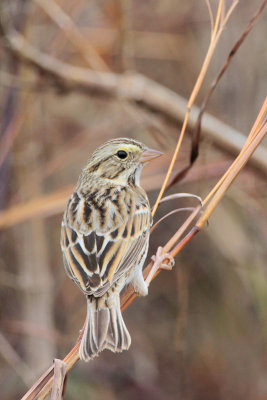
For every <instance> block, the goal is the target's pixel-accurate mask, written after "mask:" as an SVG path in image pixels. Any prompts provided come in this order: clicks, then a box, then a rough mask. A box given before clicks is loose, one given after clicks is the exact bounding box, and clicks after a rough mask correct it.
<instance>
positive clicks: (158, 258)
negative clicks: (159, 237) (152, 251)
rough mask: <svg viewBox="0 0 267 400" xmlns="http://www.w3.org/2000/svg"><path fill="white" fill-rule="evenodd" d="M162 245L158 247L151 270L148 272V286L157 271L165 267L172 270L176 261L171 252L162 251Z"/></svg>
mask: <svg viewBox="0 0 267 400" xmlns="http://www.w3.org/2000/svg"><path fill="white" fill-rule="evenodd" d="M162 250H163V249H162V247H158V249H157V252H156V255H154V256H152V257H151V259H152V261H153V262H154V264H153V266H152V268H151V270H150V271H149V273H148V276H147V278H146V280H145V282H146V284H147V286H149V284H150V282H151V281H152V279H153V276H154V275H155V274H156V272H157V271H159V270H162V269H165V270H167V271H171V270H172V268H173V266H174V264H175V262H174V258H173V257H172V256H171V255H170V254H169V253H163V252H162ZM166 260H167V263H163V261H166Z"/></svg>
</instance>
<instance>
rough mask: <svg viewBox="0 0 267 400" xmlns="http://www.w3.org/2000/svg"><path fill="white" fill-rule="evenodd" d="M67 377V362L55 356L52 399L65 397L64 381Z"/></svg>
mask: <svg viewBox="0 0 267 400" xmlns="http://www.w3.org/2000/svg"><path fill="white" fill-rule="evenodd" d="M65 377H66V363H65V362H64V361H62V360H59V359H57V358H55V360H54V381H53V387H52V391H51V400H61V399H63V390H64V381H65Z"/></svg>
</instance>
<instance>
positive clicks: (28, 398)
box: [22, 98, 267, 400]
mask: <svg viewBox="0 0 267 400" xmlns="http://www.w3.org/2000/svg"><path fill="white" fill-rule="evenodd" d="M266 112H267V98H266V100H265V102H264V104H263V106H262V109H261V111H260V114H259V115H261V119H260V120H259V119H257V128H255V131H254V127H255V125H254V126H253V127H252V130H251V133H250V135H249V136H248V138H249V141H247V142H246V143H245V145H244V148H243V149H242V151H241V152H240V154H239V156H238V157H237V158H236V160H235V161H234V162H233V164H232V165H231V166H230V167H229V168H228V170H227V172H226V173H225V175H224V177H223V179H222V180H221V181H220V182H221V186H220V187H219V188H218V189H217V191H216V192H215V194H214V196H213V197H212V198H211V199H210V200H206V199H207V198H208V197H209V196H207V198H206V199H205V200H204V203H205V204H206V203H207V202H208V201H209V203H208V205H207V208H206V209H205V211H204V212H203V214H202V215H201V217H200V218H199V220H198V221H197V223H196V225H195V226H194V227H193V228H192V229H191V230H190V232H189V233H188V234H187V235H186V236H185V237H184V238H183V239H182V240H180V238H181V236H182V235H183V234H184V232H185V231H186V230H187V229H188V227H189V225H190V224H191V223H192V222H193V220H194V219H195V217H196V216H197V214H198V213H199V211H200V208H201V207H200V206H198V207H196V208H195V210H194V212H193V213H192V214H191V215H190V217H189V218H187V220H186V221H185V222H184V224H183V225H182V226H181V227H180V228H179V229H178V231H177V232H176V233H175V234H174V235H173V236H172V237H171V239H170V240H169V241H168V243H166V245H165V246H164V248H163V251H167V252H168V251H169V252H170V254H171V255H172V256H173V257H174V256H176V255H177V254H178V253H179V252H180V251H181V250H182V249H183V248H184V246H185V245H186V244H187V243H188V242H189V241H190V240H191V239H192V238H193V237H194V236H195V235H196V234H197V233H198V232H199V231H200V230H201V228H202V227H203V226H204V224H205V223H206V222H207V220H208V218H209V217H210V215H211V214H212V212H213V211H214V210H215V207H217V205H218V204H219V202H220V201H221V199H222V197H223V195H224V194H225V192H226V191H227V189H228V188H229V187H230V185H231V184H232V183H233V181H234V179H235V178H236V177H237V175H238V174H239V173H240V171H241V170H242V168H243V167H244V165H245V164H246V162H247V161H248V160H249V158H250V157H251V155H252V153H253V152H254V151H255V149H256V148H257V146H258V145H259V144H260V142H261V141H262V139H263V138H264V137H265V135H266V133H267V121H266V120H264V115H265V114H266ZM151 267H152V263H150V264H149V265H148V266H147V267H146V268H145V269H144V271H143V274H144V277H145V278H146V277H147V275H148V273H149V271H150V269H151ZM159 272H160V271H158V272H157V274H155V275H154V277H153V279H154V278H155V277H156V276H157V275H158V273H159ZM135 297H136V294H135V293H134V290H133V288H132V287H131V286H128V287H127V288H126V289H125V290H124V291H123V293H122V295H121V309H122V311H123V310H125V309H126V308H127V307H128V306H129V305H130V304H131V302H132V301H133V300H134V299H135ZM82 332H83V331H81V334H80V337H79V339H78V341H77V343H76V345H75V346H74V347H73V349H72V350H71V351H70V352H69V354H68V355H67V356H66V357H65V358H64V360H63V361H64V363H66V372H68V371H69V370H70V369H71V368H72V367H73V365H75V364H76V363H77V361H78V360H79V355H78V352H79V344H80V340H81V335H82ZM53 374H54V367H53V366H52V367H50V368H49V369H48V370H47V371H46V372H45V373H44V374H43V376H42V377H41V378H40V379H39V380H38V381H37V382H36V383H35V384H34V386H33V387H32V388H31V389H30V390H29V391H28V392H27V393H26V394H25V396H24V397H23V398H22V400H34V399H36V398H37V399H38V400H41V399H44V398H45V397H46V396H47V395H48V394H49V392H50V391H51V388H52V385H53V380H54V376H53Z"/></svg>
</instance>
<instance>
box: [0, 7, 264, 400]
mask: <svg viewBox="0 0 267 400" xmlns="http://www.w3.org/2000/svg"><path fill="white" fill-rule="evenodd" d="M227 4H230V2H228V3H227ZM260 4H261V2H260V1H253V2H252V1H249V0H242V1H240V2H239V4H238V6H237V8H236V10H235V11H234V13H233V15H232V17H231V19H230V21H229V23H228V25H227V28H226V29H225V31H224V33H223V36H222V38H221V41H220V43H219V46H218V48H217V49H216V52H215V56H214V59H213V62H212V64H211V66H210V68H209V71H208V75H207V77H206V79H205V82H204V85H203V88H202V90H201V93H200V95H199V96H198V98H197V104H198V105H199V106H200V105H201V101H202V99H203V98H204V96H205V94H206V93H207V91H208V89H209V87H210V85H211V82H212V81H213V79H214V78H215V77H216V76H217V74H218V72H219V70H220V68H221V67H222V65H223V63H224V61H225V59H226V57H227V55H228V53H229V51H230V49H231V48H232V46H233V45H234V43H235V42H236V41H237V39H238V38H239V36H240V35H241V33H242V32H243V31H244V29H245V27H246V25H247V23H248V21H249V20H250V18H251V17H252V15H253V14H254V13H255V11H256V10H257V8H258V7H259V6H260ZM211 5H212V8H213V10H215V8H216V5H217V1H211ZM0 13H1V19H2V22H3V21H4V24H5V27H8V29H12V28H13V29H16V30H18V31H20V32H21V33H22V34H23V35H24V37H25V38H26V39H27V41H28V42H29V43H31V44H32V45H33V46H35V48H37V49H39V50H40V51H42V52H43V53H46V54H49V55H51V56H53V57H55V58H57V59H60V60H62V61H64V62H65V63H68V64H72V65H76V66H80V67H83V68H90V69H94V70H101V71H112V72H116V73H123V72H125V71H137V72H139V73H141V74H144V75H145V76H147V77H149V78H151V79H153V80H154V81H156V82H158V83H161V84H162V85H164V86H165V87H166V88H170V89H172V90H173V91H174V92H176V93H178V94H179V95H181V96H183V97H184V98H188V97H189V96H190V93H191V90H192V88H193V84H194V82H195V80H196V78H197V75H198V73H199V70H200V67H201V64H202V61H203V59H204V56H205V52H206V50H207V47H208V44H209V38H210V21H209V14H208V10H207V6H206V4H205V1H192V0H188V1H182V0H175V1H173V0H164V1H163V0H161V1H160V0H147V1H144V2H142V1H135V2H134V1H128V2H124V1H122V0H121V1H119V0H117V1H115V0H113V1H111V0H101V1H96V0H90V1H85V0H76V1H72V0H64V1H63V0H55V1H54V0H49V1H48V0H32V1H30V0H13V1H12V2H10V1H8V0H2V1H1V12H0ZM266 17H267V16H266V10H265V12H263V15H262V16H261V18H260V19H259V21H258V23H257V25H256V27H255V28H254V30H253V31H252V32H251V34H250V35H249V36H248V38H247V40H246V41H245V43H244V45H243V46H242V47H241V49H240V51H239V52H238V54H237V55H236V56H235V59H234V61H233V63H232V64H231V66H230V68H229V69H228V70H227V71H226V73H225V76H224V77H223V79H222V81H221V82H220V84H219V86H218V88H217V89H216V91H215V93H214V95H213V96H212V99H211V101H210V103H209V106H208V112H209V113H211V114H212V115H214V116H216V118H218V119H220V120H222V121H224V122H225V123H226V124H228V125H229V126H231V127H233V128H235V129H236V130H238V131H240V132H242V133H244V135H247V134H248V132H249V131H250V128H251V126H252V124H253V122H254V120H255V118H256V116H257V113H258V111H259V109H260V107H261V104H262V102H263V100H264V98H265V95H266V63H267V44H266V37H267V24H266ZM69 18H70V19H69ZM71 21H72V22H73V23H72V22H71ZM64 27H65V28H64ZM66 27H67V28H66ZM4 36H5V35H3V32H2V36H1V38H0V65H1V67H0V118H1V127H0V209H1V214H0V393H1V399H2V400H13V399H17V398H20V397H22V395H23V394H24V393H25V392H26V390H27V388H29V387H30V386H31V385H32V384H33V383H34V382H35V380H36V379H37V378H39V376H40V374H41V373H43V372H44V370H46V369H47V368H48V367H49V366H50V365H51V364H52V362H53V359H54V358H64V356H65V355H66V354H67V353H68V351H69V350H70V349H71V348H72V346H73V345H74V344H75V341H76V339H77V337H78V334H79V330H80V329H81V327H82V325H83V321H84V319H85V313H86V304H85V303H86V302H85V298H84V296H83V295H82V293H81V292H80V291H79V289H78V287H76V285H75V284H74V283H73V282H71V281H70V280H69V279H68V278H67V277H66V275H65V272H64V269H63V263H62V257H61V250H60V246H59V238H60V224H61V218H62V213H63V210H64V207H65V204H66V201H67V198H68V196H69V195H70V193H71V192H72V190H73V189H74V187H75V184H76V181H77V178H78V175H79V173H80V171H81V168H82V167H83V166H84V165H85V163H86V160H87V159H88V157H89V155H90V153H91V152H92V151H93V150H94V149H95V148H96V147H98V146H99V145H100V144H102V143H103V142H104V141H105V140H108V139H111V138H115V137H121V136H128V137H133V138H136V139H138V140H141V141H143V142H144V143H146V144H147V145H149V146H151V147H154V148H158V149H161V150H162V151H164V153H165V155H164V157H162V158H161V159H159V160H158V161H155V162H153V163H152V164H151V165H149V166H148V167H147V168H146V169H145V170H144V173H143V176H142V182H143V186H144V188H145V189H146V190H147V191H148V195H149V198H150V201H151V204H152V205H153V203H154V202H155V199H156V196H157V193H158V190H159V188H160V185H161V183H162V181H163V178H164V173H165V172H166V170H167V167H168V163H169V161H170V158H171V155H172V152H173V150H174V146H175V144H176V142H177V138H178V135H179V131H180V127H181V125H180V124H181V122H182V121H181V122H180V124H179V123H177V122H175V123H174V121H171V120H168V119H166V118H165V117H164V116H163V115H162V114H160V113H155V112H153V111H152V110H149V109H148V108H144V107H142V104H141V105H140V106H138V105H137V104H131V103H129V102H126V101H125V100H123V99H120V100H118V99H115V98H112V97H111V96H107V95H106V96H103V95H102V96H98V95H97V94H95V93H87V92H82V91H78V90H67V89H66V90H63V88H62V87H60V85H59V86H57V85H56V82H55V81H53V80H51V79H49V78H47V76H46V75H45V74H44V73H40V71H38V69H36V68H33V67H30V66H27V65H25V63H24V62H22V61H21V60H20V59H19V58H17V57H15V56H14V55H13V54H12V52H11V51H10V50H9V49H8V47H7V46H6V40H5V37H4ZM151 127H153V129H151ZM214 129H215V130H216V127H215V128H214ZM263 145H264V144H263ZM235 155H236V153H234V152H229V151H228V149H227V148H224V147H223V146H221V145H219V144H218V143H217V142H216V139H212V138H211V137H210V136H209V137H207V136H205V134H204V133H203V136H202V140H201V144H200V154H199V157H198V160H197V162H196V163H195V165H194V167H193V168H192V170H191V171H190V172H189V174H188V175H187V176H186V178H185V179H184V180H182V181H181V182H179V183H177V184H175V185H174V186H173V187H172V188H171V190H170V191H169V192H168V193H175V192H190V193H195V194H197V195H199V196H203V197H204V196H205V195H206V194H207V193H208V192H209V190H210V189H211V188H212V187H213V186H214V184H215V183H216V182H217V181H218V179H219V178H220V176H221V175H222V174H223V172H224V171H225V170H226V169H227V167H228V166H229V165H230V163H231V161H232V160H233V159H234V157H235ZM189 156H190V131H188V132H187V134H186V138H185V141H184V145H183V149H182V153H181V154H180V157H179V160H178V161H177V163H176V166H175V171H176V172H177V171H179V170H180V169H181V168H182V167H184V166H185V165H187V162H188V159H189ZM265 166H266V164H265ZM266 173H267V170H266V168H264V165H262V166H261V168H258V167H255V165H253V164H249V165H248V166H247V167H246V168H245V169H244V170H243V172H242V173H241V174H240V176H239V177H238V179H237V180H236V181H235V183H234V185H233V186H232V188H231V189H230V190H229V191H228V193H227V195H226V196H225V198H224V200H223V201H222V202H221V204H220V205H219V207H218V208H217V210H216V211H215V213H214V214H213V216H212V217H211V219H210V221H209V225H208V226H206V227H205V229H204V230H203V231H202V232H200V233H199V234H198V235H197V236H196V237H195V238H194V239H193V240H192V241H191V242H190V243H189V244H188V245H187V246H186V248H184V250H183V251H182V252H181V253H180V254H179V256H178V257H177V259H176V267H175V268H174V270H173V271H172V272H162V273H161V274H160V276H159V277H158V278H157V279H156V280H155V281H153V283H152V284H151V286H150V291H149V296H148V297H146V298H140V299H136V300H135V301H134V302H133V303H132V304H131V306H130V307H129V308H128V309H127V310H126V311H125V312H124V318H125V321H126V325H127V327H128V329H129V331H130V333H131V336H132V345H131V348H130V350H129V351H128V352H124V353H122V354H116V355H114V354H113V353H110V352H108V351H105V352H103V353H102V354H101V356H100V357H99V358H98V359H95V360H94V361H92V362H89V363H87V364H86V363H82V362H79V363H78V364H77V365H76V366H75V367H74V368H73V369H72V370H71V372H70V374H69V376H68V381H67V389H66V394H65V399H67V400H68V399H95V400H100V399H107V400H113V399H130V400H132V399H136V398H138V399H139V400H142V399H151V400H152V399H153V400H154V399H155V400H157V399H167V400H172V399H183V400H187V399H188V400H191V399H192V400H193V399H196V400H202V399H203V400H204V399H205V400H217V399H218V400H219V399H224V400H225V399H227V400H232V399H233V400H238V399H242V400H252V399H253V400H255V399H256V400H263V399H267V380H266V373H267V351H266V335H267V318H266V317H267V315H266V300H267V277H266V273H267V270H266V259H267V248H266V240H267V227H266V214H267V203H266V194H267V191H266ZM193 204H195V203H194V202H193V201H191V200H190V201H188V200H186V201H182V200H177V201H175V202H174V203H172V204H164V206H163V205H162V206H160V208H159V210H158V212H157V215H156V218H155V220H157V219H159V218H160V217H161V216H163V215H164V214H165V213H166V212H168V211H170V210H171V209H173V208H176V207H178V206H188V205H190V206H191V205H193ZM185 217H186V214H184V215H182V214H176V215H175V216H174V217H172V218H169V219H168V220H167V221H165V222H164V223H162V224H161V225H160V226H159V227H158V228H157V230H155V232H154V233H153V235H152V237H151V242H150V255H152V254H153V253H155V251H156V249H157V246H158V245H162V244H164V243H165V242H166V241H167V240H168V239H169V238H170V236H171V235H172V234H173V233H174V232H175V231H176V230H177V229H178V227H179V226H180V224H181V223H182V222H183V221H184V219H185Z"/></svg>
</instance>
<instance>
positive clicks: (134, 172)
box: [61, 138, 162, 361]
mask: <svg viewBox="0 0 267 400" xmlns="http://www.w3.org/2000/svg"><path fill="white" fill-rule="evenodd" d="M160 155H162V153H161V152H159V151H157V150H152V149H149V148H148V147H146V146H145V145H144V144H142V143H140V142H138V141H136V140H133V139H128V138H118V139H112V140H109V141H108V142H106V143H104V144H103V145H102V146H100V147H99V148H98V149H97V150H95V151H94V153H93V154H92V156H91V157H90V158H89V160H88V163H87V165H86V167H85V168H84V169H83V171H82V173H81V175H80V177H79V179H78V184H77V187H76V189H75V191H74V193H73V194H72V195H71V196H70V198H69V201H68V204H67V207H66V210H65V213H64V216H63V220H62V227H61V248H62V253H63V262H64V266H65V270H66V272H67V275H68V276H69V277H70V278H71V279H72V280H73V281H74V282H75V283H76V284H77V285H78V286H79V288H80V289H81V290H82V291H83V293H84V294H85V296H86V299H87V317H86V323H85V328H84V331H83V335H82V339H81V342H80V347H79V357H80V359H82V360H84V361H88V360H90V359H92V358H94V357H95V356H97V355H98V354H99V353H100V352H101V351H103V350H104V349H109V350H111V351H113V352H121V351H123V350H127V349H128V348H129V346H130V344H131V337H130V334H129V332H128V330H127V328H126V325H125V323H124V320H123V318H122V314H121V309H120V292H121V290H122V289H123V288H124V287H125V286H126V285H128V284H129V283H131V284H132V285H133V287H134V290H135V292H136V293H137V294H138V295H139V296H145V295H147V293H148V287H147V284H146V282H145V281H144V278H143V273H142V269H143V265H144V262H145V259H146V256H147V251H148V244H149V234H150V227H151V224H152V215H151V210H150V205H149V201H148V197H147V195H146V192H145V191H144V189H142V188H141V186H140V174H141V172H142V169H143V167H144V165H146V164H147V163H148V162H149V161H150V160H152V159H154V158H156V157H159V156H160Z"/></svg>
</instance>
